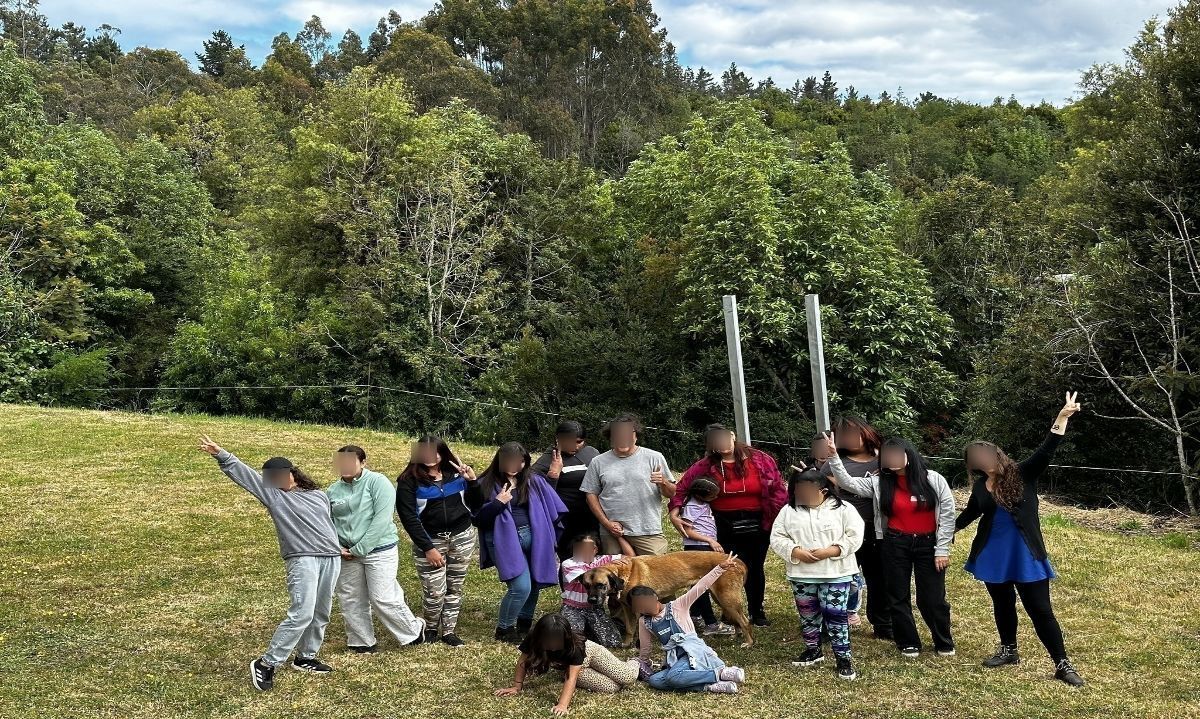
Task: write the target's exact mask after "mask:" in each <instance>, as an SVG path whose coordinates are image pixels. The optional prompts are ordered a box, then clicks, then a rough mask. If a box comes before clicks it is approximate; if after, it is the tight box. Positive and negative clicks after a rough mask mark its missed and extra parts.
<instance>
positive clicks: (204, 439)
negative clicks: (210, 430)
mask: <svg viewBox="0 0 1200 719" xmlns="http://www.w3.org/2000/svg"><path fill="white" fill-rule="evenodd" d="M200 451H202V452H207V453H208V454H209V455H211V456H212V457H213V459H215V460H217V466H219V467H220V468H221V471H222V472H224V473H225V476H226V477H229V478H230V479H232V480H233V483H234V484H236V485H237V486H239V487H241V488H242V489H244V490H246V491H247V492H249V493H250V494H253V495H254V498H255V499H257V500H258V501H260V502H262V503H263V504H266V503H267V500H268V499H270V496H271V495H270V490H269V488H268V487H267V485H266V483H265V482H263V478H262V475H261V474H259V473H258V471H257V470H255V469H254V468H253V467H251V466H249V465H248V464H246V463H245V462H243V461H242V460H240V459H238V458H237V457H235V456H233V455H232V454H230V453H229V452H228V451H227V450H224V449H221V447H220V446H219V445H217V443H216V442H214V441H212V440H211V439H209V438H208V435H200Z"/></svg>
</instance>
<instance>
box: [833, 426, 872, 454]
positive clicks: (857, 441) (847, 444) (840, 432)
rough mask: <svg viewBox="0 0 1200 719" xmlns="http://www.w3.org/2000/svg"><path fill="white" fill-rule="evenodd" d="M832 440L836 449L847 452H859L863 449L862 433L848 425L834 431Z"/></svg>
mask: <svg viewBox="0 0 1200 719" xmlns="http://www.w3.org/2000/svg"><path fill="white" fill-rule="evenodd" d="M833 439H834V442H836V443H837V446H838V449H844V450H846V451H847V452H861V451H863V449H864V447H865V445H864V444H863V438H862V432H859V431H858V429H856V428H855V427H853V426H850V425H847V426H845V427H842V428H840V429H836V430H834V432H833Z"/></svg>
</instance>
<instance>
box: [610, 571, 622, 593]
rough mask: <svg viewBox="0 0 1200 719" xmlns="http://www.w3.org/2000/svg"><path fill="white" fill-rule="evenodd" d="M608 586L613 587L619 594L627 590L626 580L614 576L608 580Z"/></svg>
mask: <svg viewBox="0 0 1200 719" xmlns="http://www.w3.org/2000/svg"><path fill="white" fill-rule="evenodd" d="M608 586H610V587H612V588H613V591H617V592H619V591H621V590H622V589H624V588H625V580H624V579H621V578H620V577H618V576H617V575H615V574H614V575H612V576H610V577H609V578H608Z"/></svg>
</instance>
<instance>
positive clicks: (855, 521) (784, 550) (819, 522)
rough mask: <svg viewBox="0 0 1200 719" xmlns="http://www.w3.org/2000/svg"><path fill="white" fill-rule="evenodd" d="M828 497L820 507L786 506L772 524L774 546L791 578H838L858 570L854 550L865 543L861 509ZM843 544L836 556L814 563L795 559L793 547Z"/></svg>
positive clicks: (772, 543) (772, 544) (822, 546)
mask: <svg viewBox="0 0 1200 719" xmlns="http://www.w3.org/2000/svg"><path fill="white" fill-rule="evenodd" d="M837 504H838V501H837V500H836V499H833V498H830V499H826V500H825V501H824V502H823V503H822V504H821V505H820V506H819V507H813V508H812V509H809V508H807V507H792V506H790V505H788V506H784V508H783V509H782V510H780V512H779V516H778V517H776V518H775V524H774V526H773V527H771V549H773V550H774V551H775V553H776V554H778V555H779V556H781V557H783V561H784V563H785V564H786V565H787V573H788V578H789V579H801V580H803V579H812V580H817V579H837V578H839V577H848V576H851V575H854V574H857V573H858V562H857V561H855V559H854V553H855V552H856V551H858V548H859V547H861V546H862V541H863V520H862V517H861V516H859V514H858V510H857V509H855V508H854V507H853V506H851V505H850V504H849V503H847V502H842V504H841V506H840V507H839V506H837ZM835 544H836V545H837V546H839V547H841V549H842V553H841V554H840V555H839V556H836V557H830V558H829V559H822V560H820V561H817V562H813V563H812V564H808V563H805V562H797V561H793V560H792V550H793V549H795V548H796V547H803V548H804V549H807V550H810V551H811V550H815V549H822V548H824V547H829V546H833V545H835Z"/></svg>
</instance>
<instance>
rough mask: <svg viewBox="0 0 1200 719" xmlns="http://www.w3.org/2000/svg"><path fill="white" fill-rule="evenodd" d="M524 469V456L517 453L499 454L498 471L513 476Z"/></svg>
mask: <svg viewBox="0 0 1200 719" xmlns="http://www.w3.org/2000/svg"><path fill="white" fill-rule="evenodd" d="M523 469H525V458H524V457H522V456H521V455H519V454H502V455H500V471H501V472H503V473H505V474H507V475H508V476H510V477H511V476H514V475H517V474H520V473H521V470H523Z"/></svg>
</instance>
